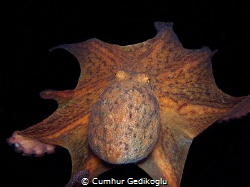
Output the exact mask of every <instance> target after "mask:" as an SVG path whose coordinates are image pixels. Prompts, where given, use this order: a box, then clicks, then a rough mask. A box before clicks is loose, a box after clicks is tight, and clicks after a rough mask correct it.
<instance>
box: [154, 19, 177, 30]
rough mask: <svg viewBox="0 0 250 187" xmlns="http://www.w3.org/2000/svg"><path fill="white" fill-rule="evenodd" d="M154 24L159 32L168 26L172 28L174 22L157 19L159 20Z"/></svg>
mask: <svg viewBox="0 0 250 187" xmlns="http://www.w3.org/2000/svg"><path fill="white" fill-rule="evenodd" d="M154 26H155V29H156V30H157V31H158V32H159V31H161V30H163V29H165V28H168V27H170V28H172V27H173V22H167V23H165V22H160V21H157V22H155V23H154Z"/></svg>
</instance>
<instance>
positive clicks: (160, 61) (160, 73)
mask: <svg viewBox="0 0 250 187" xmlns="http://www.w3.org/2000/svg"><path fill="white" fill-rule="evenodd" d="M155 28H156V29H157V31H158V33H157V35H156V36H155V37H154V38H152V39H149V40H147V41H145V42H142V43H138V44H134V45H128V46H118V45H113V44H108V43H104V42H102V41H100V40H98V39H90V40H87V41H85V42H82V43H76V44H66V45H60V46H57V47H54V48H53V49H56V48H63V49H65V50H67V51H68V52H70V53H72V54H73V55H74V56H75V57H76V58H77V59H78V61H79V63H80V68H81V74H80V77H79V81H78V84H77V86H76V88H75V89H74V90H65V91H55V90H46V91H43V92H41V97H42V98H44V99H55V100H56V101H57V102H58V105H59V106H58V109H57V110H56V111H55V112H54V113H53V114H52V115H51V116H49V117H48V118H47V119H44V120H43V121H41V122H40V123H38V124H36V125H34V126H31V127H29V128H27V129H25V130H22V131H16V132H14V133H13V135H12V136H11V137H10V138H9V139H8V140H7V141H8V143H9V144H14V145H15V147H16V148H15V149H16V151H18V152H22V153H23V154H24V155H31V154H35V155H36V156H42V155H43V154H44V153H53V152H54V148H55V147H56V146H61V147H64V148H66V149H68V150H69V152H70V155H71V159H72V179H71V181H70V182H69V183H68V184H67V186H78V185H80V181H79V180H80V179H81V178H83V177H88V178H89V179H92V178H94V177H96V176H98V175H100V174H101V173H103V172H104V171H106V170H109V169H110V168H112V167H114V166H115V165H116V164H126V163H136V164H138V166H139V167H141V168H142V169H144V170H145V171H146V172H147V173H148V174H149V175H150V176H151V177H152V178H153V179H160V178H162V179H165V180H167V181H168V185H169V186H170V187H178V186H180V182H181V177H182V172H183V168H184V164H185V160H186V157H187V154H188V151H189V148H190V145H191V143H192V140H193V138H194V137H196V136H197V135H198V134H200V133H201V132H202V131H203V130H205V129H206V128H207V127H209V126H210V125H211V124H213V123H214V122H216V121H218V120H228V119H231V118H239V117H241V116H243V115H246V114H247V113H249V112H250V97H249V96H245V97H232V96H230V95H227V94H225V93H223V92H222V91H221V90H220V89H219V88H218V87H217V86H216V84H215V80H214V78H213V73H212V65H211V57H212V56H213V54H214V53H213V52H211V50H210V49H209V48H207V47H203V48H201V49H196V50H190V49H185V48H183V46H182V44H181V43H180V42H179V40H178V38H177V36H176V35H175V33H174V32H173V29H172V23H163V22H156V23H155ZM53 49H52V50H53Z"/></svg>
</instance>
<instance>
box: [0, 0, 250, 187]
mask: <svg viewBox="0 0 250 187" xmlns="http://www.w3.org/2000/svg"><path fill="white" fill-rule="evenodd" d="M84 2H85V3H84ZM248 7H249V6H248V4H247V3H245V4H243V3H241V2H240V1H228V2H226V1H225V2H222V1H218V0H210V1H198V0H186V1H179V0H174V1H156V0H153V1H149V0H145V1H138V2H137V1H132V2H131V3H130V2H129V1H115V0H114V1H95V0H93V1H91V2H88V1H83V0H82V1H80V0H71V1H59V0H57V1H55V0H51V1H49V2H48V3H47V2H44V1H36V0H33V1H19V2H18V1H17V2H11V1H0V14H1V15H0V21H1V22H0V24H1V26H0V34H1V38H0V39H1V42H0V46H1V58H0V62H1V67H0V68H1V69H0V70H1V82H0V83H1V87H0V89H1V95H2V96H1V126H0V127H1V129H0V132H1V151H0V164H1V171H2V172H1V175H0V176H1V183H0V185H1V186H7V187H12V186H19V185H22V186H39V187H45V186H46V187H50V186H51V187H52V186H53V187H61V186H64V185H65V183H67V182H68V180H69V178H70V172H71V162H70V156H69V154H68V152H67V150H65V149H62V148H61V149H58V150H57V152H56V153H54V154H52V155H46V156H44V157H42V158H33V157H22V156H21V155H20V154H17V153H15V152H14V151H13V150H12V148H11V147H10V146H8V145H7V144H6V141H5V139H6V138H7V137H9V136H10V135H11V134H12V132H13V131H15V130H22V129H24V128H27V127H29V126H31V125H33V124H36V123H38V122H39V121H41V120H43V119H45V118H46V117H47V116H49V115H50V114H51V113H53V112H54V111H55V110H56V108H57V104H56V102H55V101H53V100H43V99H40V98H39V92H40V91H42V90H45V89H57V90H64V89H73V88H74V87H75V86H76V84H77V80H78V76H79V73H80V70H79V65H78V62H77V60H76V59H75V58H74V57H72V55H70V54H68V53H66V52H65V51H62V50H57V51H53V52H49V49H50V48H51V47H54V46H57V45H59V44H65V43H76V42H82V41H84V40H86V39H90V38H94V37H95V38H98V39H101V40H102V41H105V42H108V43H113V44H119V45H128V44H135V43H138V42H142V41H145V40H147V39H149V38H152V37H154V36H155V35H156V30H155V29H154V27H153V23H154V22H155V21H165V22H173V23H174V31H175V32H176V34H177V35H178V37H179V39H180V41H181V42H182V44H183V46H184V47H185V48H189V49H196V48H201V47H202V46H208V47H209V48H210V49H212V50H217V49H218V52H217V53H216V54H215V55H214V57H213V58H212V64H213V71H214V76H215V79H216V83H217V85H218V87H219V88H220V89H222V90H223V91H224V92H226V93H228V94H230V95H233V96H243V95H248V94H250V84H249V82H250V73H249V64H250V60H249V58H248V56H249V50H250V47H249V44H250V26H249V21H250V20H249V16H250V15H249V10H248ZM249 134H250V119H249V115H248V116H246V117H244V118H242V119H240V120H231V121H230V122H224V123H215V124H213V125H212V126H211V127H209V128H208V129H207V130H205V131H204V132H203V133H202V134H200V135H199V136H198V137H196V138H195V139H194V142H193V144H192V146H191V149H190V152H189V155H188V158H187V162H186V165H185V169H184V174H183V178H182V183H181V186H182V187H196V186H197V187H206V186H210V187H217V186H218V187H224V186H237V187H238V186H239V187H244V186H250V136H249ZM129 172H132V173H133V171H129ZM110 177H112V176H110Z"/></svg>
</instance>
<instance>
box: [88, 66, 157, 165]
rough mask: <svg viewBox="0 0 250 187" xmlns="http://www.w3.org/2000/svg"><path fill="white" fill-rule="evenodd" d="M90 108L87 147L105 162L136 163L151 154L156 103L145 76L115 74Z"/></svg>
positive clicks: (154, 137)
mask: <svg viewBox="0 0 250 187" xmlns="http://www.w3.org/2000/svg"><path fill="white" fill-rule="evenodd" d="M117 80H118V81H116V82H115V83H114V84H112V85H111V86H109V87H108V88H107V89H106V90H105V91H104V92H103V93H102V94H101V96H100V99H99V100H98V102H97V103H96V104H95V105H94V107H93V109H92V113H91V116H90V121H89V126H88V128H89V134H88V135H89V136H88V140H89V145H90V147H91V148H92V150H93V152H94V153H95V154H96V155H98V156H99V157H100V158H101V159H103V160H105V161H106V162H109V163H113V164H126V163H133V162H137V161H139V160H141V159H143V158H145V157H147V156H148V154H149V153H150V152H151V151H152V149H153V147H154V145H155V143H156V141H157V139H158V131H159V127H160V117H159V108H158V103H157V99H156V98H155V96H154V95H153V93H152V92H151V90H150V88H149V78H147V76H146V75H145V74H135V75H131V76H130V75H129V73H126V72H123V71H119V72H118V73H117Z"/></svg>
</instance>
